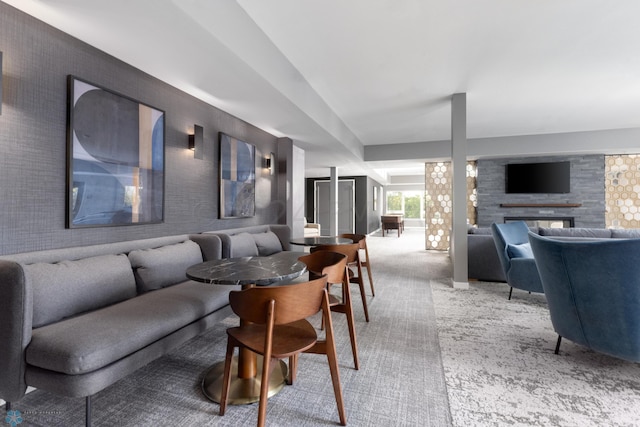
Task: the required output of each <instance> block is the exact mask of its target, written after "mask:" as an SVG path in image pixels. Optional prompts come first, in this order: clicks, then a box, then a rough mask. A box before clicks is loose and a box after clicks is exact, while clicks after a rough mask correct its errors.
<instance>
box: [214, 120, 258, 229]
mask: <svg viewBox="0 0 640 427" xmlns="http://www.w3.org/2000/svg"><path fill="white" fill-rule="evenodd" d="M255 157H256V147H255V146H254V145H252V144H249V143H247V142H244V141H241V140H239V139H236V138H233V137H231V136H229V135H227V134H225V133H222V132H221V133H220V218H246V217H252V216H254V215H255V213H256V193H255V182H256V161H255Z"/></svg>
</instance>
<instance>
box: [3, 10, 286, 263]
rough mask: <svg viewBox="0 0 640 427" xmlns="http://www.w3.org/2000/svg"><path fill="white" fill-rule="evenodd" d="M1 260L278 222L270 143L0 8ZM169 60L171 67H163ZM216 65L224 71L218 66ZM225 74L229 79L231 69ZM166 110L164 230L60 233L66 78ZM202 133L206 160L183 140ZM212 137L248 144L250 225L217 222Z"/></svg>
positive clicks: (260, 134)
mask: <svg viewBox="0 0 640 427" xmlns="http://www.w3.org/2000/svg"><path fill="white" fill-rule="evenodd" d="M0 51H2V52H3V65H4V66H3V68H4V70H3V79H2V85H3V89H4V91H3V92H4V93H3V100H2V101H3V108H2V114H1V115H0V152H1V153H2V156H0V254H9V253H16V252H22V251H32V250H40V249H50V248H57V247H68V246H75V245H84V244H95V243H103V242H114V241H120V240H131V239H138V238H146V237H155V236H162V235H168V234H181V233H190V232H200V231H205V230H218V229H224V228H233V227H241V226H246V225H256V224H267V223H278V222H279V220H280V219H282V218H284V215H283V212H281V211H283V209H284V203H282V202H279V201H278V200H277V191H276V180H277V176H276V175H274V176H271V175H269V174H268V173H265V172H264V171H263V169H262V168H261V159H262V157H263V156H264V155H265V153H270V152H274V153H277V152H278V150H277V149H276V148H277V147H276V141H277V138H276V137H274V136H272V135H270V134H268V133H266V132H263V131H261V130H260V129H258V128H256V127H254V126H252V125H250V124H248V123H246V122H244V121H242V120H239V119H237V118H235V117H233V116H231V115H229V114H227V113H225V112H224V111H221V110H219V109H216V108H214V107H212V106H210V105H208V104H206V103H204V102H202V101H199V100H197V99H195V98H194V97H192V96H189V95H187V94H185V93H183V92H181V91H179V90H178V89H176V88H173V87H171V86H169V85H167V84H165V83H162V82H160V81H159V80H157V79H155V78H153V77H150V76H149V75H147V74H145V73H142V72H141V71H139V70H138V69H135V68H133V67H131V66H129V65H127V64H125V63H123V62H122V61H120V60H118V59H116V58H114V57H112V56H109V55H107V54H105V53H104V52H102V51H99V50H97V49H95V48H93V47H91V46H89V45H87V44H86V43H83V42H81V41H79V40H77V39H75V38H73V37H71V36H69V35H67V34H65V33H62V32H60V31H58V30H56V29H54V28H52V27H50V26H48V25H46V24H44V23H42V22H41V21H38V20H36V19H34V18H32V17H30V16H29V15H26V14H24V13H22V12H20V11H17V10H16V9H14V8H13V7H11V6H8V5H6V4H5V3H1V2H0ZM167 60H175V59H174V58H167ZM221 65H224V64H221ZM230 72H233V70H230ZM69 74H72V75H75V76H78V77H80V78H82V79H85V80H87V81H89V82H92V83H95V84H97V85H100V86H103V87H105V88H108V89H111V90H113V91H115V92H118V93H121V94H124V95H127V96H129V97H131V98H133V99H136V100H138V101H140V102H144V103H146V104H149V105H151V106H153V107H155V108H158V109H160V110H164V111H165V114H166V115H165V120H166V132H165V173H166V175H165V193H164V196H165V209H164V223H162V224H155V225H133V226H122V227H101V228H86V229H65V209H66V202H65V194H66V180H65V174H66V128H67V75H69ZM194 124H198V125H200V126H202V127H203V128H204V138H205V153H204V155H205V159H204V160H197V159H194V158H193V152H191V151H189V150H188V149H187V144H188V142H187V141H188V138H187V134H188V132H190V131H193V125H194ZM218 132H225V133H227V134H229V135H231V136H233V137H236V138H239V139H242V140H244V141H247V142H250V143H252V144H255V145H256V216H255V217H253V218H249V219H225V220H220V219H218Z"/></svg>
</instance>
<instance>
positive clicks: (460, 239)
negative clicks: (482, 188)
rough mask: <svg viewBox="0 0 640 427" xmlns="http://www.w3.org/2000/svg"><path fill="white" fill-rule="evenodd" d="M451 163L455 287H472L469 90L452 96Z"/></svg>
mask: <svg viewBox="0 0 640 427" xmlns="http://www.w3.org/2000/svg"><path fill="white" fill-rule="evenodd" d="M451 166H452V169H453V174H452V175H453V179H452V184H451V185H452V202H453V204H452V208H453V226H452V228H453V230H452V234H451V254H452V257H453V287H454V288H460V289H468V288H469V275H468V273H469V266H468V264H467V258H468V251H467V94H466V93H456V94H453V96H452V97H451Z"/></svg>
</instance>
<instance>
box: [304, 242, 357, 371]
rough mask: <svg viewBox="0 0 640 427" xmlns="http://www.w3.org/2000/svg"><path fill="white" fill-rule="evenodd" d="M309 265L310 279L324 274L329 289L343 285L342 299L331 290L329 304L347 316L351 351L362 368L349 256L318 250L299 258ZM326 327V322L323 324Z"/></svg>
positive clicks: (335, 310) (355, 363)
mask: <svg viewBox="0 0 640 427" xmlns="http://www.w3.org/2000/svg"><path fill="white" fill-rule="evenodd" d="M298 260H300V261H301V262H303V263H304V264H305V265H306V266H307V271H308V272H309V279H310V280H311V279H315V278H318V277H321V276H323V275H326V276H327V291H328V292H329V291H330V288H331V286H333V285H341V286H340V287H341V293H342V296H341V298H340V299H338V297H337V296H336V295H333V294H331V292H329V306H330V307H331V311H332V312H337V313H344V314H345V315H346V316H347V326H348V329H349V338H350V340H351V352H352V353H353V364H354V366H355V369H360V362H359V360H358V343H357V340H356V326H355V320H354V317H353V305H352V303H351V292H349V273H348V270H347V256H346V255H345V254H341V253H338V252H330V251H316V252H314V253H312V254H309V255H304V256H301V257H300V258H298ZM323 327H324V324H323Z"/></svg>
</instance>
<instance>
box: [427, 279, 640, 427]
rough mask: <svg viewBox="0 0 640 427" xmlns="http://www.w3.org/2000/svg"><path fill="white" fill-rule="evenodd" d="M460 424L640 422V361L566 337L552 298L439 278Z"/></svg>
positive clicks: (443, 334)
mask: <svg viewBox="0 0 640 427" xmlns="http://www.w3.org/2000/svg"><path fill="white" fill-rule="evenodd" d="M431 288H432V292H433V299H434V305H435V311H436V317H437V319H438V320H437V322H438V330H439V336H440V347H441V350H442V359H443V364H444V369H445V375H446V381H447V388H448V392H449V401H450V405H451V412H452V416H453V421H454V425H456V426H459V427H469V426H572V427H573V426H575V427H588V426H594V427H596V426H597V427H602V426H629V427H631V426H640V364H637V363H630V362H626V361H623V360H620V359H616V358H613V357H609V356H605V355H602V354H598V353H595V352H592V351H590V350H588V349H586V348H585V347H582V346H579V345H576V344H574V343H572V342H570V341H568V340H563V342H562V346H561V348H560V354H559V355H555V354H554V349H555V343H556V339H557V335H556V334H555V333H554V331H553V327H552V326H551V321H550V318H549V313H548V310H547V307H546V300H545V298H544V296H542V295H539V294H537V295H536V294H531V295H530V294H528V293H526V292H523V291H518V290H514V297H513V299H512V300H511V301H508V300H507V294H508V292H509V288H508V286H507V285H505V284H504V283H486V282H472V283H471V284H470V289H469V290H458V289H452V288H451V287H450V286H449V285H448V282H446V281H442V280H434V281H432V282H431Z"/></svg>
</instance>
